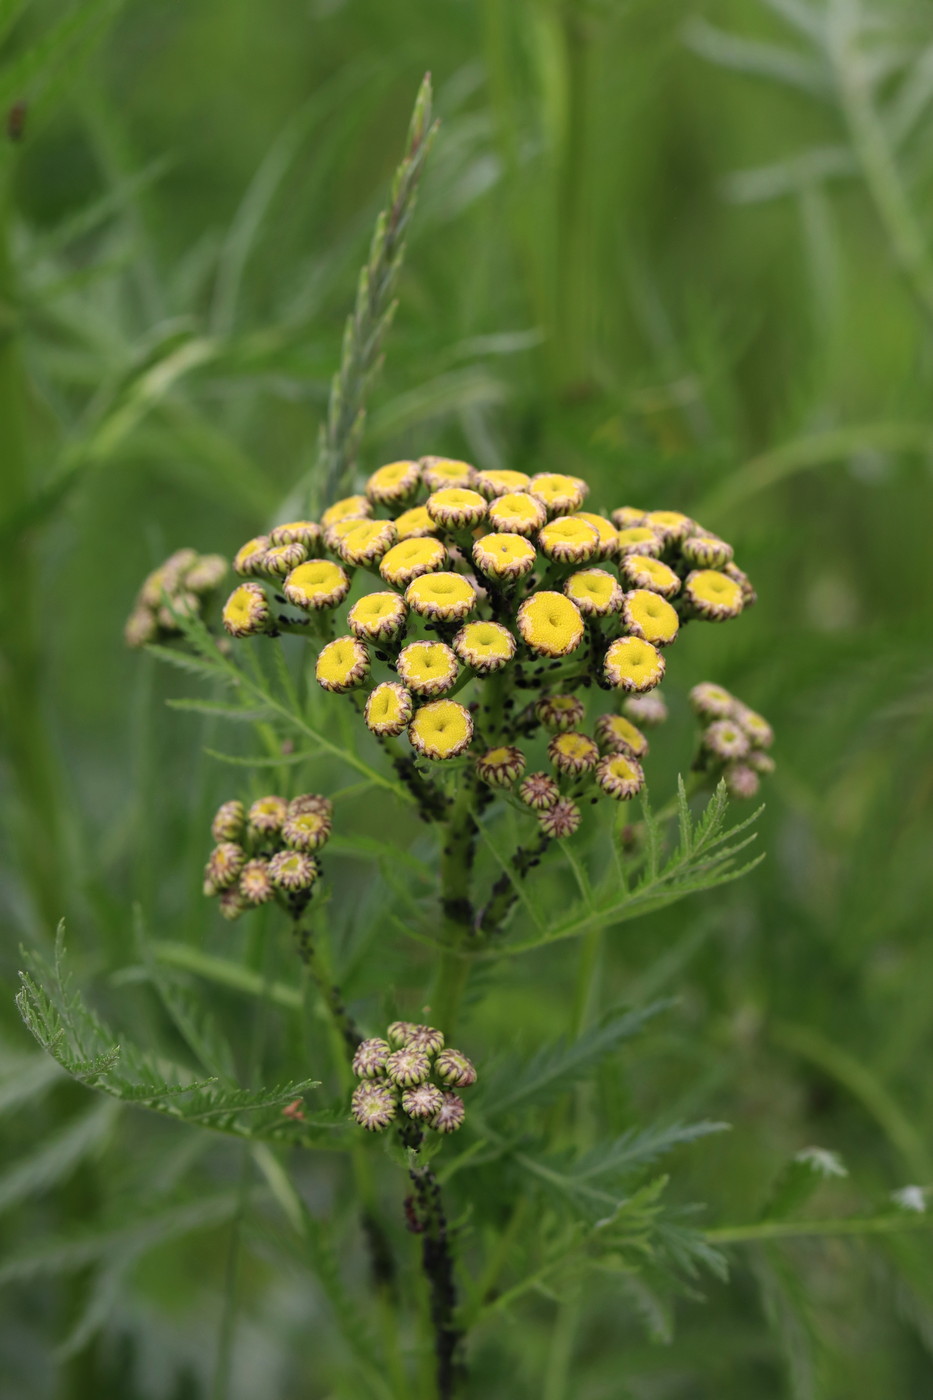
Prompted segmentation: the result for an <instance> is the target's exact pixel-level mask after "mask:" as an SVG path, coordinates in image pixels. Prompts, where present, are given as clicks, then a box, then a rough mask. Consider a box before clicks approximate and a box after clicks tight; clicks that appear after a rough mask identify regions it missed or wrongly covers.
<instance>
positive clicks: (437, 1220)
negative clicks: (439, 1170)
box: [409, 1166, 465, 1400]
mask: <svg viewBox="0 0 933 1400" xmlns="http://www.w3.org/2000/svg"><path fill="white" fill-rule="evenodd" d="M409 1176H410V1177H411V1182H412V1186H413V1188H414V1205H415V1228H416V1229H417V1230H418V1232H419V1233H420V1234H421V1236H422V1242H421V1267H422V1270H423V1272H424V1277H425V1280H426V1281H427V1285H428V1299H429V1307H430V1313H431V1327H432V1330H433V1333H434V1354H435V1362H436V1368H437V1369H436V1375H437V1400H452V1397H453V1396H454V1395H455V1393H456V1391H457V1390H458V1389H459V1386H460V1384H461V1382H462V1381H463V1380H464V1379H465V1372H464V1367H463V1361H462V1358H461V1356H460V1349H461V1343H462V1341H463V1332H462V1329H461V1328H460V1327H459V1326H458V1324H457V1321H456V1310H457V1290H456V1284H455V1282H454V1261H453V1254H452V1252H451V1248H450V1237H449V1232H448V1227H447V1216H446V1213H445V1211H444V1204H443V1201H442V1199H441V1188H440V1185H439V1184H438V1180H437V1177H436V1176H435V1175H434V1173H433V1172H432V1171H431V1169H430V1167H422V1166H415V1167H412V1168H411V1170H410V1172H409Z"/></svg>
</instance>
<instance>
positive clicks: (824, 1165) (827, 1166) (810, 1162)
mask: <svg viewBox="0 0 933 1400" xmlns="http://www.w3.org/2000/svg"><path fill="white" fill-rule="evenodd" d="M794 1161H795V1162H803V1163H805V1164H806V1165H807V1166H808V1167H809V1168H810V1169H811V1171H814V1172H816V1173H817V1175H818V1176H825V1177H830V1176H848V1175H849V1173H848V1171H847V1170H846V1168H845V1167H844V1166H843V1165H842V1159H841V1158H840V1157H838V1156H837V1155H836V1153H835V1152H829V1151H827V1149H826V1148H825V1147H804V1148H803V1149H802V1150H801V1151H800V1152H797V1153H796V1154H795V1155H794Z"/></svg>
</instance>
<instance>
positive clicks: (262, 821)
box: [247, 793, 288, 836]
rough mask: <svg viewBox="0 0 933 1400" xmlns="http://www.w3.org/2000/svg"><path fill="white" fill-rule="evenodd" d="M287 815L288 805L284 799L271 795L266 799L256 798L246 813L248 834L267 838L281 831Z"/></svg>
mask: <svg viewBox="0 0 933 1400" xmlns="http://www.w3.org/2000/svg"><path fill="white" fill-rule="evenodd" d="M287 815H288V803H287V802H286V801H285V800H284V798H281V797H277V796H276V795H275V793H271V794H270V795H269V796H268V797H257V799H256V801H255V802H254V803H253V804H252V806H251V807H250V809H249V812H248V813H247V821H248V822H249V829H250V832H251V833H253V834H254V835H262V836H269V835H272V834H273V833H274V832H276V831H281V830H282V825H283V823H284V821H285V818H286V816H287Z"/></svg>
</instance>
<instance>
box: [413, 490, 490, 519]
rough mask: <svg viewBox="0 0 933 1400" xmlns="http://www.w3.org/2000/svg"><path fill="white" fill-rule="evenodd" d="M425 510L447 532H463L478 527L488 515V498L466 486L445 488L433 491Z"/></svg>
mask: <svg viewBox="0 0 933 1400" xmlns="http://www.w3.org/2000/svg"><path fill="white" fill-rule="evenodd" d="M424 504H425V509H426V510H427V512H428V515H430V517H431V519H432V520H434V521H435V522H436V523H437V524H438V525H442V526H443V527H444V529H446V530H462V529H465V528H466V527H467V526H473V525H478V524H479V523H480V521H481V520H483V519H484V518H485V515H486V497H485V496H481V495H480V493H479V492H478V491H471V490H470V489H469V487H466V486H445V487H442V489H441V490H440V491H432V493H431V495H430V496H429V497H428V499H427V500H426V501H425V503H424Z"/></svg>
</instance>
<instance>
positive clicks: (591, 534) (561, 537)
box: [538, 515, 599, 564]
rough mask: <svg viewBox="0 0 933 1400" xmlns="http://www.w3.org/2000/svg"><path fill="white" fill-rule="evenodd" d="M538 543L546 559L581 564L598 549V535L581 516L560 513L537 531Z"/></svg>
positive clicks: (590, 557)
mask: <svg viewBox="0 0 933 1400" xmlns="http://www.w3.org/2000/svg"><path fill="white" fill-rule="evenodd" d="M538 544H539V545H540V547H541V550H542V552H543V553H544V554H546V555H547V557H548V559H555V560H556V561H557V562H558V563H561V564H583V563H585V561H586V560H587V559H592V558H593V555H594V554H596V552H597V550H598V549H599V535H598V533H597V531H596V529H595V527H594V526H593V525H590V523H589V522H588V521H586V520H584V519H583V518H582V517H581V516H579V515H561V516H558V517H557V519H556V520H552V521H550V522H549V524H547V525H545V526H544V527H543V529H541V530H539V531H538Z"/></svg>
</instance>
